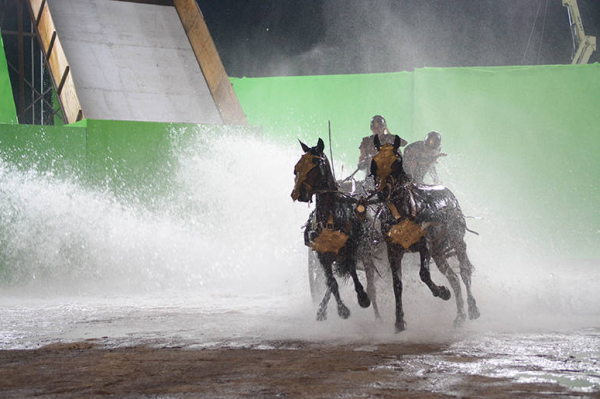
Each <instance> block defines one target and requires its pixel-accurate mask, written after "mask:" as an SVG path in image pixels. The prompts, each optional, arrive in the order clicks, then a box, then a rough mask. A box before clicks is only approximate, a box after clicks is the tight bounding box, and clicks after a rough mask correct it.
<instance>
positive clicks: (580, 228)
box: [232, 64, 600, 258]
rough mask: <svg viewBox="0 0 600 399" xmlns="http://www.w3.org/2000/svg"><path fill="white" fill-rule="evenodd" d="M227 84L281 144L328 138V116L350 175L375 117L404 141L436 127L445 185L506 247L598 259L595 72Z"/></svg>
mask: <svg viewBox="0 0 600 399" xmlns="http://www.w3.org/2000/svg"><path fill="white" fill-rule="evenodd" d="M232 82H233V85H234V89H235V91H236V94H237V95H238V98H239V99H240V102H241V104H242V107H243V109H244V112H245V113H246V115H247V117H248V121H249V122H250V123H251V124H253V125H257V126H262V127H263V128H264V129H265V132H266V133H267V134H269V135H271V136H273V137H275V138H276V139H278V140H281V141H283V142H292V141H295V139H296V137H299V138H301V139H303V140H308V143H307V144H310V145H313V144H314V141H315V139H316V137H322V138H324V139H326V138H327V120H328V119H330V120H331V121H332V135H333V150H334V158H335V159H336V160H343V161H345V162H347V163H348V169H351V170H350V171H352V170H353V168H354V165H355V164H356V160H357V158H358V145H359V143H360V138H361V137H363V136H365V135H367V134H369V120H370V118H371V116H372V115H374V114H382V115H384V116H385V117H386V118H387V120H388V124H389V127H390V130H391V131H392V132H393V133H396V134H399V135H400V136H402V137H404V138H406V139H407V140H408V141H409V142H412V141H415V140H421V139H423V138H424V136H425V135H426V134H427V132H429V131H431V130H438V131H439V132H440V133H441V134H442V137H443V149H444V152H447V153H448V154H449V155H448V157H446V158H442V159H441V160H440V161H439V165H438V172H439V174H440V176H441V179H442V181H443V183H444V184H445V185H447V186H448V187H450V188H451V189H452V190H453V191H454V192H455V194H456V195H457V196H458V198H459V200H460V201H461V205H462V206H463V208H464V210H465V212H466V213H467V214H469V215H472V216H475V217H483V218H484V219H486V222H485V223H484V224H485V225H486V226H488V227H489V228H491V229H494V228H496V227H497V229H498V231H502V234H505V235H506V236H507V237H503V240H504V241H505V242H507V243H508V244H506V245H508V247H510V245H511V243H515V244H516V241H521V242H520V243H519V245H525V246H527V245H530V246H531V247H532V249H533V248H534V247H535V248H536V250H538V253H539V249H540V248H541V249H542V252H545V255H547V256H548V257H569V258H578V257H579V258H586V257H595V258H600V246H599V245H598V243H600V229H599V226H600V208H599V205H598V204H600V192H599V191H598V186H600V180H599V179H600V178H599V176H600V163H599V156H598V155H599V154H600V134H599V129H598V126H600V113H599V112H598V110H597V108H598V104H600V65H599V64H592V65H557V66H534V67H531V66H529V67H486V68H424V69H418V70H415V72H413V73H406V72H404V73H390V74H374V75H338V76H305V77H284V78H243V79H232ZM349 173H350V172H347V173H346V174H349ZM472 223H473V225H475V226H476V225H477V224H478V223H477V222H472ZM498 231H482V235H485V234H487V236H488V237H491V236H493V237H498V234H499V233H498ZM511 232H512V233H511ZM513 233H514V234H513ZM523 236H525V237H527V239H528V240H530V241H531V242H523V240H520V238H519V237H523ZM495 244H497V246H498V247H500V244H499V243H495ZM503 245H504V244H503ZM498 250H499V251H500V250H502V249H500V248H499V249H498ZM506 250H508V251H510V250H511V249H510V248H507V249H506Z"/></svg>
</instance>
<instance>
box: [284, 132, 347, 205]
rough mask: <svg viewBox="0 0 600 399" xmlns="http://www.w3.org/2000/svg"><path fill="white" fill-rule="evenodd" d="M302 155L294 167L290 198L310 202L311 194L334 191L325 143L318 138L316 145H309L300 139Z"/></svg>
mask: <svg viewBox="0 0 600 399" xmlns="http://www.w3.org/2000/svg"><path fill="white" fill-rule="evenodd" d="M298 141H300V140H298ZM300 146H301V147H302V150H304V155H302V157H301V158H300V160H299V161H298V163H296V166H295V167H294V175H295V176H296V177H295V181H294V189H293V190H292V199H293V200H294V201H296V200H298V201H300V202H310V201H311V199H312V196H313V194H316V193H318V192H325V191H334V190H336V189H337V184H336V182H335V179H334V177H333V173H332V172H331V166H330V165H329V161H328V160H327V157H326V156H325V153H324V152H323V150H324V149H325V144H324V143H323V140H321V139H319V141H318V142H317V145H316V146H314V147H309V146H307V145H306V144H304V143H303V142H301V141H300Z"/></svg>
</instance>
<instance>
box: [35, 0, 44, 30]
mask: <svg viewBox="0 0 600 399" xmlns="http://www.w3.org/2000/svg"><path fill="white" fill-rule="evenodd" d="M45 5H46V0H42V4H41V5H40V10H39V11H38V14H37V17H36V18H35V25H36V26H37V25H39V24H40V18H41V17H42V11H44V6H45Z"/></svg>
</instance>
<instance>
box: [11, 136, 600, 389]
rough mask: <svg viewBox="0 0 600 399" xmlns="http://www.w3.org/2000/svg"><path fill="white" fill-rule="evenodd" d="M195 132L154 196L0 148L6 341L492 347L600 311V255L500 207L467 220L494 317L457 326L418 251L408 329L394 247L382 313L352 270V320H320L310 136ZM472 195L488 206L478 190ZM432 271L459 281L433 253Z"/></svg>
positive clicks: (412, 266) (477, 283)
mask: <svg viewBox="0 0 600 399" xmlns="http://www.w3.org/2000/svg"><path fill="white" fill-rule="evenodd" d="M194 140H195V141H194ZM194 140H192V141H193V142H192V143H186V146H185V147H184V146H181V148H175V149H174V150H173V151H174V153H175V158H176V159H177V163H178V167H177V169H176V172H175V174H174V176H173V177H172V181H171V182H170V183H171V187H172V188H171V189H170V190H169V192H168V194H167V195H166V196H165V197H164V198H159V199H157V200H156V202H155V204H154V205H153V206H152V207H149V206H146V205H144V204H143V203H141V202H139V201H137V202H136V201H131V200H126V199H123V198H121V197H119V196H117V195H115V194H112V193H111V191H110V190H107V189H105V188H90V187H88V186H86V185H84V184H82V183H80V182H79V181H78V180H77V179H68V178H58V177H56V176H54V175H52V174H48V173H40V172H38V171H36V170H35V169H31V170H28V171H22V170H18V169H17V168H15V167H13V166H12V165H11V164H9V163H8V162H5V161H3V160H1V159H0V183H1V185H0V224H1V226H2V227H1V228H0V257H1V259H0V260H1V262H2V263H1V265H0V348H3V349H7V348H32V347H39V346H41V345H44V344H46V343H51V342H56V341H76V340H81V339H90V338H94V339H103V342H104V343H106V344H107V345H132V344H136V343H150V344H152V343H158V344H162V345H164V344H165V342H167V345H186V346H189V347H203V346H210V345H259V344H260V345H262V343H264V342H265V341H269V340H318V341H321V342H322V341H325V342H331V343H332V344H335V343H339V342H344V341H345V342H347V341H357V340H358V341H362V342H365V341H366V342H369V343H370V344H376V343H378V342H396V341H413V340H414V341H423V340H450V341H452V342H455V344H454V346H453V347H452V348H454V349H452V350H453V351H455V352H457V353H459V352H460V353H467V352H468V350H467V349H468V347H471V348H474V347H477V348H479V347H485V345H487V343H488V342H492V344H490V348H491V349H487V350H488V351H493V350H497V351H506V350H507V349H506V348H510V347H511V345H518V347H519V348H521V349H523V350H527V345H526V343H524V344H521V343H519V342H520V341H519V339H520V338H519V337H521V338H523V337H528V336H529V335H524V336H518V334H520V333H521V332H522V331H525V332H527V333H530V334H534V335H535V334H537V333H538V332H542V333H543V332H544V331H548V330H550V331H554V330H557V329H569V328H596V329H597V328H598V326H600V316H599V315H598V310H597V303H598V302H599V301H600V298H599V295H600V294H599V292H600V290H597V286H598V285H597V281H598V277H599V276H598V274H599V271H598V268H597V265H596V264H593V263H592V264H585V262H583V263H581V264H578V265H575V266H573V265H565V264H561V263H560V262H559V263H556V264H552V265H551V264H547V263H543V262H540V261H539V260H538V259H537V258H536V257H535V255H534V254H531V253H527V252H526V245H524V246H523V248H519V247H517V246H515V242H517V241H518V237H515V236H514V235H510V234H507V233H505V232H503V231H500V230H501V228H500V227H499V225H498V223H495V222H494V217H493V215H486V216H489V217H486V219H484V220H478V221H469V225H470V227H471V228H473V229H475V230H478V231H479V232H480V233H481V236H474V235H467V240H468V245H469V255H470V257H471V260H472V262H473V263H474V264H475V267H476V271H475V274H474V276H473V287H474V294H475V297H476V298H477V300H478V304H479V306H480V309H481V310H482V317H481V319H479V320H477V321H475V322H469V323H468V324H467V325H466V326H465V327H464V328H463V329H460V330H453V329H452V327H451V325H452V320H453V319H454V316H455V304H454V300H450V301H448V302H441V301H439V299H436V298H433V297H431V295H430V293H429V292H428V290H427V289H426V287H425V286H424V285H423V284H422V283H421V282H420V281H419V278H418V269H417V267H416V257H415V258H411V257H412V256H413V255H407V256H406V258H405V259H406V262H404V263H405V266H404V272H403V280H404V283H405V292H404V303H405V312H406V318H407V321H408V325H409V327H408V330H407V331H405V332H404V333H403V334H399V335H396V334H394V333H393V308H394V305H393V294H392V290H391V283H390V279H389V272H388V271H387V270H386V267H387V266H386V263H385V261H381V264H380V266H379V268H380V273H381V275H382V278H381V279H379V280H378V283H377V285H378V289H379V291H378V302H379V304H380V310H381V312H382V315H383V318H384V320H383V321H382V322H381V323H373V320H374V316H373V312H372V309H370V308H368V309H361V308H359V307H358V305H357V304H356V297H355V294H354V292H353V289H352V286H351V285H343V284H342V298H343V299H344V301H345V303H346V304H347V305H348V306H349V307H350V308H351V310H352V316H351V318H350V319H349V320H340V319H339V318H338V317H337V315H336V314H335V306H334V305H333V304H332V305H331V306H330V311H329V319H328V320H327V321H326V322H324V323H318V322H316V321H315V314H316V308H315V305H314V304H312V302H311V300H310V293H309V287H308V278H307V256H306V255H307V250H306V247H305V246H304V244H303V239H302V230H301V226H302V225H303V224H304V222H305V221H306V218H307V216H308V214H309V212H310V209H308V208H307V207H306V205H305V204H299V203H293V202H292V200H291V198H290V192H291V188H292V186H293V174H292V171H293V167H294V164H295V162H296V161H297V160H298V158H299V157H300V155H301V150H300V148H299V146H298V145H297V143H296V142H294V143H293V144H292V145H291V146H290V147H287V146H283V145H280V144H275V143H273V142H270V141H268V140H266V139H264V138H260V137H256V136H251V135H236V134H225V135H220V136H210V135H206V136H199V137H197V138H195V139H194ZM336 166H338V167H341V166H342V165H336ZM130 197H135V195H132V196H130ZM459 200H460V201H461V203H462V204H463V205H465V204H467V205H468V206H470V207H475V206H476V205H471V204H470V202H472V198H470V197H469V193H463V192H460V194H459ZM485 212H486V209H485V208H484V207H483V206H481V209H474V211H473V212H471V213H473V214H482V213H483V214H485ZM506 237H508V238H506ZM507 247H510V248H511V251H506V248H507ZM500 254H504V256H500ZM506 254H508V255H506ZM432 275H433V278H434V280H435V281H436V282H438V283H442V284H445V285H447V281H446V280H445V277H443V276H442V275H441V274H440V273H439V272H438V271H437V269H436V267H435V266H434V265H432ZM360 276H361V278H362V277H363V276H362V274H361V275H360ZM490 331H491V333H490ZM592 331H593V334H592V336H593V339H594V340H595V341H594V342H597V334H596V332H595V330H592ZM490 334H491V335H490ZM567 334H570V333H567ZM578 334H579V333H575V335H571V336H572V337H574V338H573V339H572V340H571V341H572V342H575V343H576V342H579V341H578V340H577V339H576V338H577V336H579V335H578ZM542 335H543V334H542ZM542 335H540V337H541V336H542ZM588 335H590V334H589V333H588ZM582 336H583V335H582ZM106 337H108V338H106ZM490 337H492V338H493V339H491V338H490ZM498 337H500V338H498ZM526 341H527V340H524V342H526ZM582 342H583V341H582ZM586 345H588V344H586ZM503 348H504V349H503ZM584 349H585V348H583V347H581V348H578V347H576V345H575V346H574V347H573V348H572V349H571V350H572V351H573V353H576V352H577V351H580V350H584ZM541 350H544V349H541ZM548 350H551V349H548ZM534 359H535V358H534ZM586 359H587V358H586ZM591 364H592V363H590V362H589V361H588V360H586V363H585V364H584V366H583V367H584V368H588V369H590V370H592V368H591V367H592V366H590V365H591ZM452 367H454V366H452ZM552 367H554V365H552ZM552 367H550V368H548V372H549V373H550V372H552V373H554V371H552V370H554V369H553V368H552ZM484 368H485V367H483V366H482V370H483V369H484ZM484 371H485V370H484ZM458 372H461V371H460V370H459V371H458ZM477 372H480V371H477ZM481 372H482V371H481ZM590 372H591V371H590ZM584 378H587V377H585V376H584ZM586 381H588V383H587V384H588V385H587V386H588V387H589V386H591V387H592V388H591V389H595V388H594V387H597V386H598V385H597V381H596V380H593V379H592V378H591V377H590V378H588V379H587V380H586ZM590 384H591V385H590Z"/></svg>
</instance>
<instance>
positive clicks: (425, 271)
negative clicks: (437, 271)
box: [419, 239, 450, 301]
mask: <svg viewBox="0 0 600 399" xmlns="http://www.w3.org/2000/svg"><path fill="white" fill-rule="evenodd" d="M419 255H420V256H421V268H420V269H419V276H420V277H421V281H422V282H424V283H425V285H427V287H429V289H430V290H431V293H432V294H433V296H435V297H440V298H441V299H443V300H444V301H447V300H448V299H450V291H449V290H448V288H446V287H444V286H443V285H436V284H435V283H434V282H433V280H431V272H430V271H429V259H430V256H429V250H428V249H427V242H426V241H425V240H424V239H422V240H421V243H420V244H419Z"/></svg>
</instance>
